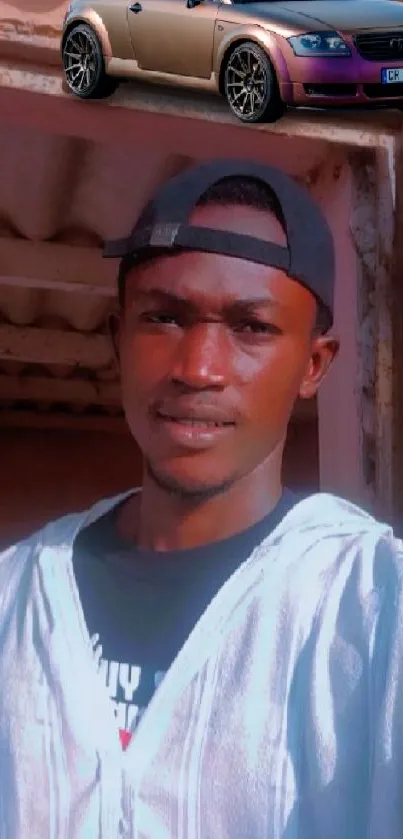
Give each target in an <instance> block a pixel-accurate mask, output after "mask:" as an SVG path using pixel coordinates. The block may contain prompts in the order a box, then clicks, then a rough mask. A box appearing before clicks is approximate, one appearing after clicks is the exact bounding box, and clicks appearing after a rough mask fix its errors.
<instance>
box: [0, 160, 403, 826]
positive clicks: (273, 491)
mask: <svg viewBox="0 0 403 839" xmlns="http://www.w3.org/2000/svg"><path fill="white" fill-rule="evenodd" d="M107 255H109V256H115V257H120V259H121V264H120V271H119V299H120V311H119V314H118V316H117V318H115V319H114V321H113V324H112V335H113V340H114V345H115V349H116V354H117V357H118V360H119V364H120V370H121V379H122V392H123V403H124V409H125V413H126V417H127V422H128V424H129V427H130V429H131V432H132V434H133V437H134V438H135V440H136V441H137V443H138V444H139V446H140V448H141V450H142V453H143V456H144V485H143V489H142V492H133V493H130V494H128V495H126V496H124V497H120V498H118V499H116V498H115V499H112V500H109V501H102V502H100V503H99V504H98V505H97V506H96V507H95V508H94V509H93V510H91V511H90V512H88V513H86V514H82V515H75V516H69V517H67V518H66V519H64V520H62V521H59V522H56V523H53V524H50V525H48V526H47V527H45V528H44V529H43V530H42V531H41V532H40V533H39V534H36V535H35V536H34V537H32V538H31V539H28V540H27V541H25V542H23V543H22V544H20V545H17V546H16V547H13V548H11V549H10V550H9V551H8V552H6V553H5V554H3V556H2V557H1V559H0V685H1V694H0V760H1V764H0V766H1V772H0V777H1V784H0V837H1V839H25V837H28V836H29V837H31V836H32V837H34V839H115V837H125V839H238V837H239V839H246V837H251V839H261V837H262V839H263V837H264V839H364V837H365V839H367V837H371V839H384V837H385V839H386V837H387V839H401V836H402V835H403V804H402V798H401V778H402V777H403V748H402V743H403V713H402V707H403V701H402V699H403V697H402V685H403V679H402V667H403V623H402V616H403V608H402V605H403V604H402V584H401V578H402V568H403V566H402V561H401V560H402V549H401V545H400V543H398V542H397V540H395V539H394V537H393V534H392V533H391V531H390V529H389V528H388V527H387V526H385V525H382V524H378V523H377V522H375V521H374V519H373V518H371V517H370V516H369V515H367V514H365V513H364V512H362V511H361V510H359V509H357V508H356V507H354V506H352V505H350V504H348V503H347V502H344V501H341V500H339V499H337V498H335V497H332V496H329V495H314V496H312V497H310V498H307V499H305V500H303V501H297V499H296V498H294V497H293V496H292V494H291V493H289V492H288V491H286V490H284V489H283V487H282V482H281V462H282V452H283V446H284V440H285V437H286V431H287V424H288V421H289V418H290V415H291V413H292V409H293V406H294V403H295V401H296V399H297V397H300V398H303V399H305V398H309V397H312V396H313V395H314V394H315V393H316V391H317V389H318V387H319V385H320V383H321V381H322V380H323V378H324V376H325V374H326V373H327V370H328V368H329V366H330V364H331V362H332V360H333V358H334V357H335V355H336V352H337V341H336V340H335V338H333V337H331V333H330V332H329V330H330V328H331V326H332V316H333V283H334V255H333V244H332V239H331V236H330V233H329V230H328V227H327V225H326V223H325V220H324V219H323V217H322V216H321V214H320V212H319V210H318V208H317V207H316V206H315V205H314V203H313V202H312V200H311V199H310V197H309V195H308V194H307V193H306V192H305V191H304V190H303V189H302V188H301V187H299V186H297V185H296V184H294V183H293V181H292V180H291V179H290V178H288V177H287V176H286V175H283V174H281V173H280V172H276V171H275V170H273V169H270V168H268V167H263V166H258V165H255V164H252V163H245V162H224V161H218V162H213V163H208V164H204V165H201V166H198V167H194V168H193V169H191V170H189V171H188V172H187V173H185V174H184V175H180V176H178V177H176V178H174V179H173V180H172V181H171V182H169V183H168V184H167V185H165V187H163V188H162V189H161V190H160V191H159V192H158V194H157V195H156V196H155V198H154V200H153V201H152V202H151V203H150V204H149V205H148V206H147V208H146V210H145V211H144V213H143V214H142V216H141V218H140V220H139V221H138V223H137V225H136V228H135V230H134V232H133V234H132V235H131V236H129V237H128V239H126V240H122V241H119V242H115V243H112V244H110V245H109V247H108V248H107ZM106 456H107V452H106ZM100 466H101V468H102V464H101V465H100ZM118 732H119V733H120V738H119V736H118Z"/></svg>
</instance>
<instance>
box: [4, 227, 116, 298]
mask: <svg viewBox="0 0 403 839" xmlns="http://www.w3.org/2000/svg"><path fill="white" fill-rule="evenodd" d="M0 285H8V286H17V287H18V288H42V289H49V290H53V291H65V292H75V293H80V292H81V293H84V294H96V295H97V296H98V297H106V298H111V299H113V298H114V297H115V296H116V264H115V260H106V259H102V251H101V250H100V249H98V248H95V247H94V248H92V247H81V246H77V245H65V244H58V243H55V242H31V241H29V240H28V239H10V238H5V237H0Z"/></svg>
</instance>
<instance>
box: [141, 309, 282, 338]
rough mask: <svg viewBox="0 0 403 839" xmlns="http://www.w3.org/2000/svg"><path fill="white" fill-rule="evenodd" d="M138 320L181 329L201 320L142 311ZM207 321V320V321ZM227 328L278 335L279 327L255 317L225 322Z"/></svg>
mask: <svg viewBox="0 0 403 839" xmlns="http://www.w3.org/2000/svg"><path fill="white" fill-rule="evenodd" d="M140 320H141V321H142V322H143V323H149V324H152V325H155V326H179V327H180V328H182V329H190V328H191V327H192V326H195V325H196V324H197V323H201V322H202V321H195V320H193V319H190V318H189V319H188V318H186V317H184V316H183V315H182V316H180V315H178V314H173V313H169V312H143V313H142V314H141V315H140ZM207 322H208V321H207ZM227 326H228V328H229V329H230V330H231V331H232V332H235V333H236V334H241V335H280V334H281V329H279V327H277V326H275V325H274V324H273V323H267V322H265V321H261V320H257V319H255V318H253V319H248V320H244V321H239V320H237V321H234V322H232V323H228V324H227Z"/></svg>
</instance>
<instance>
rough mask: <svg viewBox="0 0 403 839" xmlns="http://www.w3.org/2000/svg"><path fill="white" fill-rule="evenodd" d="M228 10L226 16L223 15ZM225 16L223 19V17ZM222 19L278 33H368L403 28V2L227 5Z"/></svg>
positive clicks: (291, 0) (293, 0)
mask: <svg viewBox="0 0 403 839" xmlns="http://www.w3.org/2000/svg"><path fill="white" fill-rule="evenodd" d="M224 10H225V12H224ZM223 12H224V15H223V14H222V13H223ZM219 16H220V17H224V18H226V19H227V20H229V19H234V18H237V19H238V20H239V19H240V18H244V17H247V18H248V19H251V18H252V19H253V20H254V21H255V22H256V23H258V22H260V24H262V23H263V22H264V24H265V25H266V26H267V27H268V28H272V29H274V30H275V31H279V32H282V31H283V32H284V31H286V30H287V31H292V30H294V31H305V32H309V31H314V30H322V31H323V30H326V29H338V30H339V31H340V30H342V31H343V32H354V31H361V32H362V31H363V30H365V29H396V28H400V27H402V28H403V2H401V0H304V1H302V0H289V2H287V0H285V2H276V0H274V1H273V0H272V2H266V3H265V2H263V3H259V2H258V3H242V4H240V5H238V4H237V5H234V6H230V5H224V6H221V9H220V15H219Z"/></svg>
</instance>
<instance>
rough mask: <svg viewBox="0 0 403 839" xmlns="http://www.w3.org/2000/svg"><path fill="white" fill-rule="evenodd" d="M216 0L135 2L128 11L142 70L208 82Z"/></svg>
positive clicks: (136, 52)
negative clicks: (190, 77)
mask: <svg viewBox="0 0 403 839" xmlns="http://www.w3.org/2000/svg"><path fill="white" fill-rule="evenodd" d="M219 7H220V2H219V0H203V2H201V3H199V4H198V5H195V6H193V2H192V0H137V1H135V2H132V0H130V5H129V8H128V13H127V14H128V24H129V31H130V37H131V41H132V46H133V52H134V57H135V59H136V61H137V62H138V65H139V67H140V68H141V69H143V70H155V71H157V72H159V73H176V74H178V75H181V76H194V77H196V78H202V79H203V78H204V79H208V78H209V77H210V75H211V72H212V59H213V40H214V29H215V24H216V18H217V14H218V9H219Z"/></svg>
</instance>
